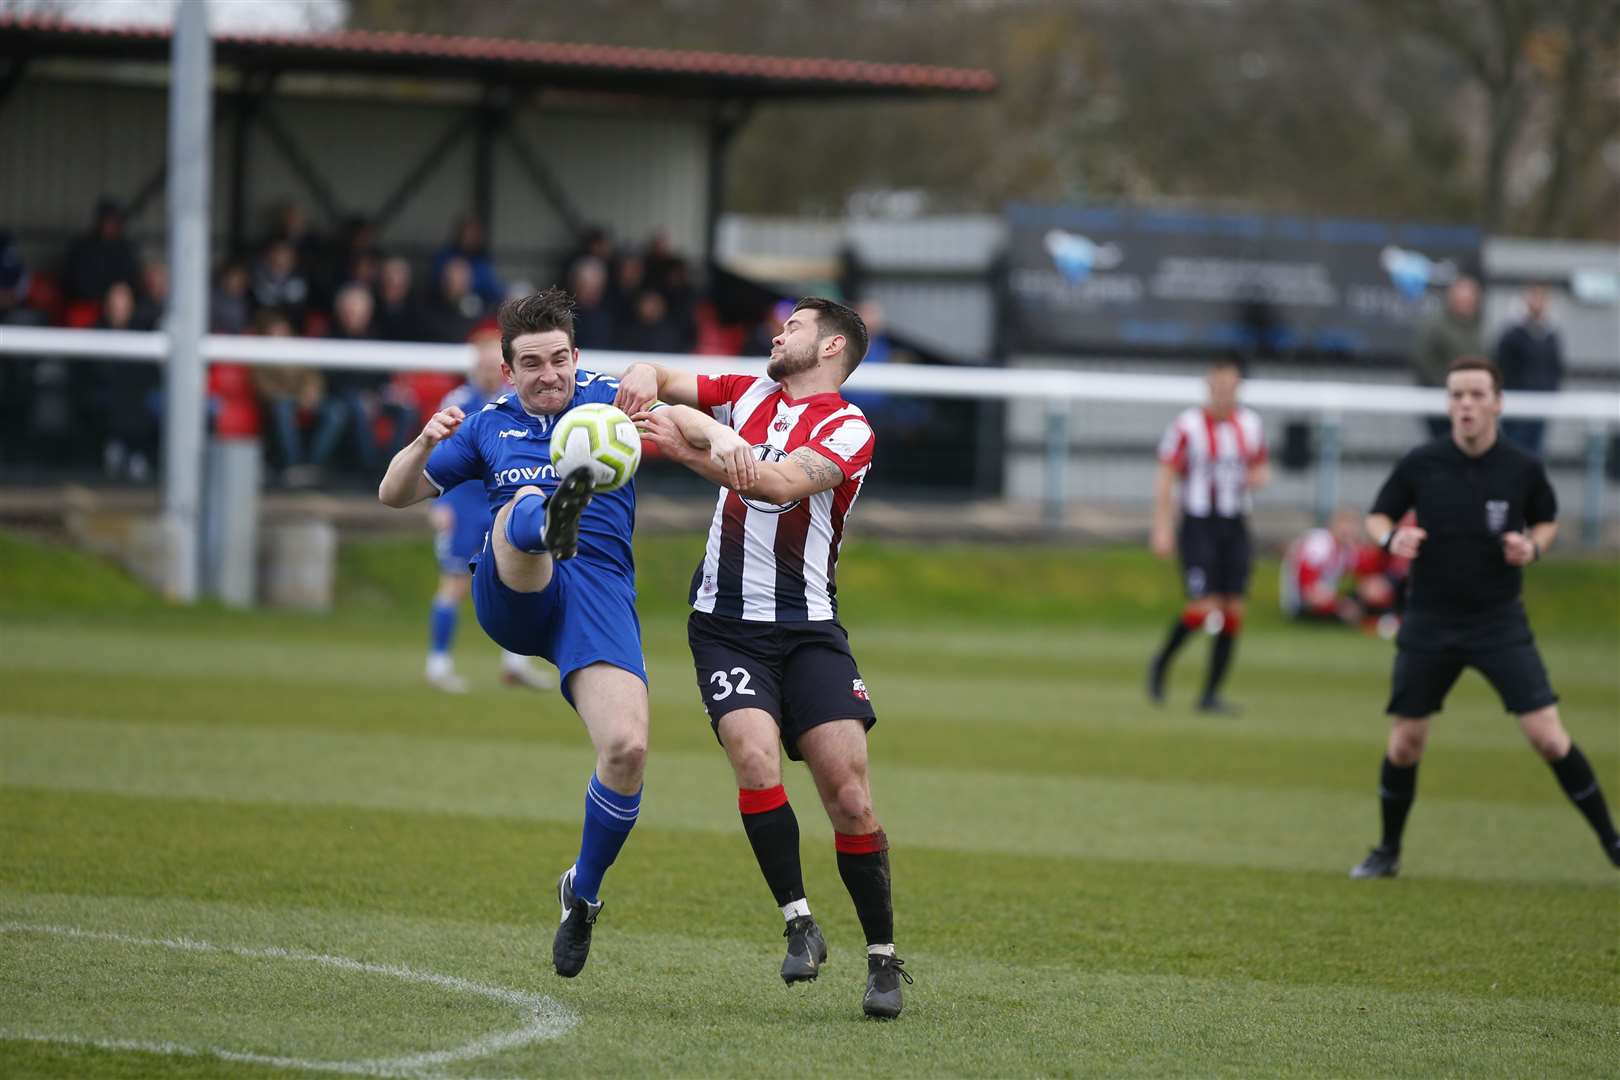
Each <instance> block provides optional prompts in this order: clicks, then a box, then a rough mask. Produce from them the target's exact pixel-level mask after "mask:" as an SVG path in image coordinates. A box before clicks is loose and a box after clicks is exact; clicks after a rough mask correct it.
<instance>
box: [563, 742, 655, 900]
mask: <svg viewBox="0 0 1620 1080" xmlns="http://www.w3.org/2000/svg"><path fill="white" fill-rule="evenodd" d="M639 813H641V792H639V791H638V792H636V793H635V794H634V795H620V794H619V793H618V792H617V791H614V790H613V789H612V788H610V787H608V786H607V785H605V784H603V783H602V781H600V780H598V779H597V778H596V774H595V773H592V774H591V786H590V787H588V788H586V789H585V828H584V831H583V835H581V836H580V840H579V858H578V859H576V860H575V861H574V895H575V896H577V897H579V898H580V899H582V900H589V901H591V902H592V903H595V902H596V900H597V895H596V894H597V893H598V892H599V891H600V890H601V888H602V875H603V874H606V873H607V868H608V867H610V866H612V865H613V860H614V859H617V858H618V857H619V849H620V848H622V847H624V842H625V840H626V839H628V838H629V836H630V830H631V829H632V828H634V827H635V824H636V815H637V814H639Z"/></svg>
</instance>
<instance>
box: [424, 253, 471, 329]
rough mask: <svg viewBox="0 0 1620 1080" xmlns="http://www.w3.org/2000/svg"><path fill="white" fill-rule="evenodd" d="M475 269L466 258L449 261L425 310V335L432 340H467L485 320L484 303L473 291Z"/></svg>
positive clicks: (441, 272) (445, 264)
mask: <svg viewBox="0 0 1620 1080" xmlns="http://www.w3.org/2000/svg"><path fill="white" fill-rule="evenodd" d="M472 281H473V273H472V267H471V266H470V265H469V264H468V263H467V260H466V259H462V258H451V259H448V260H446V262H445V263H444V266H443V268H442V269H441V270H440V271H439V278H438V285H439V288H438V291H437V293H435V294H434V297H433V301H432V302H431V303H429V304H427V305H425V306H424V307H423V308H422V323H421V327H420V328H421V331H422V336H423V337H424V338H425V339H427V340H428V341H450V342H461V341H466V340H467V338H468V336H469V335H470V334H471V333H472V331H473V327H475V326H477V325H478V323H479V321H480V320H482V319H483V317H484V300H483V298H482V297H480V296H479V295H478V294H477V293H476V292H473V291H472Z"/></svg>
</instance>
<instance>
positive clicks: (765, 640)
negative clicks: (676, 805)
mask: <svg viewBox="0 0 1620 1080" xmlns="http://www.w3.org/2000/svg"><path fill="white" fill-rule="evenodd" d="M686 636H687V640H688V642H690V643H691V646H692V663H693V664H694V665H695V666H696V668H697V684H698V693H699V694H701V695H702V696H703V707H704V709H706V710H707V711H708V714H709V725H710V726H711V727H713V728H714V729H715V738H716V739H718V738H719V737H720V730H719V725H720V718H721V717H723V716H725V715H726V714H727V713H729V712H732V711H733V710H736V709H762V710H764V711H765V712H767V713H769V714H770V715H771V717H772V718H773V719H775V721H776V726H777V727H778V728H780V729H781V732H782V745H783V746H784V747H785V748H786V749H787V752H788V757H790V758H792V759H793V760H794V761H799V760H802V758H801V755H800V754H799V749H798V743H799V736H800V735H802V734H804V733H805V732H806V731H809V730H810V729H811V728H813V727H816V726H818V725H820V724H826V723H829V722H831V721H833V720H859V721H861V722H862V723H864V724H865V725H866V727H867V728H868V729H869V730H870V728H871V727H872V725H873V724H875V723H877V714H876V713H874V712H873V711H872V700H871V698H870V697H869V696H868V695H867V692H866V683H864V682H863V681H861V673H860V671H859V670H857V668H856V667H855V657H854V655H852V654H851V653H850V651H849V634H848V633H846V632H845V630H844V628H843V627H842V626H840V625H838V623H837V621H836V620H832V621H825V622H799V623H765V622H749V621H747V620H744V619H729V618H726V617H724V616H720V615H710V614H708V613H706V612H702V611H694V612H692V616H691V618H689V619H688V620H687V622H686Z"/></svg>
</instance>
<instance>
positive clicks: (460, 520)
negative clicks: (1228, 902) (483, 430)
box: [438, 383, 501, 543]
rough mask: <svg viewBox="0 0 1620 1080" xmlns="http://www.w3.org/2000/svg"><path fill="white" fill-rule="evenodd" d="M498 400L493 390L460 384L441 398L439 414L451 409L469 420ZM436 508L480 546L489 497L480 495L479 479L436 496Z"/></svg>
mask: <svg viewBox="0 0 1620 1080" xmlns="http://www.w3.org/2000/svg"><path fill="white" fill-rule="evenodd" d="M500 396H501V391H500V390H497V391H495V392H494V393H493V394H485V393H484V392H483V391H482V390H480V389H478V387H476V386H474V385H473V384H472V383H462V384H461V385H460V386H458V387H456V388H455V389H454V390H452V391H450V392H449V393H448V394H446V395H445V397H444V400H443V401H442V402H440V403H439V408H440V410H444V409H448V408H449V407H450V406H452V405H454V406H455V407H456V408H458V409H460V410H461V411H462V412H463V413H466V414H467V416H468V417H469V418H470V417H472V416H474V415H475V414H477V413H478V412H479V411H481V410H482V409H483V407H484V406H485V405H488V404H489V403H490V402H492V401H494V400H495V399H497V398H499V397H500ZM438 503H439V505H440V506H442V507H444V508H445V509H447V510H449V511H450V512H451V513H452V514H454V515H455V516H456V525H457V527H458V528H462V529H465V530H466V531H467V533H468V535H469V536H470V535H471V533H472V532H473V531H476V532H477V533H478V542H479V543H482V541H483V535H484V529H485V528H487V527H488V526H489V520H490V517H491V516H492V515H491V513H490V509H489V497H488V496H487V495H485V494H484V484H483V481H482V479H473V480H468V481H466V482H464V483H460V484H457V485H456V486H455V487H453V488H450V489H449V490H447V491H445V493H444V494H442V495H440V496H439V499H438ZM473 521H477V522H479V523H480V524H479V525H477V526H476V529H475V528H474V526H473V525H472V524H471V523H472V522H473Z"/></svg>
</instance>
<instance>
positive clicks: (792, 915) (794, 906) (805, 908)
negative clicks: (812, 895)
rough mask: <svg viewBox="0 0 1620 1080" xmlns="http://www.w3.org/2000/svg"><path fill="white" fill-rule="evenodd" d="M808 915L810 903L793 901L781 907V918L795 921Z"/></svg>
mask: <svg viewBox="0 0 1620 1080" xmlns="http://www.w3.org/2000/svg"><path fill="white" fill-rule="evenodd" d="M808 914H810V901H808V900H795V901H793V903H791V904H783V905H782V918H784V919H797V918H798V917H799V916H801V915H808Z"/></svg>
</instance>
